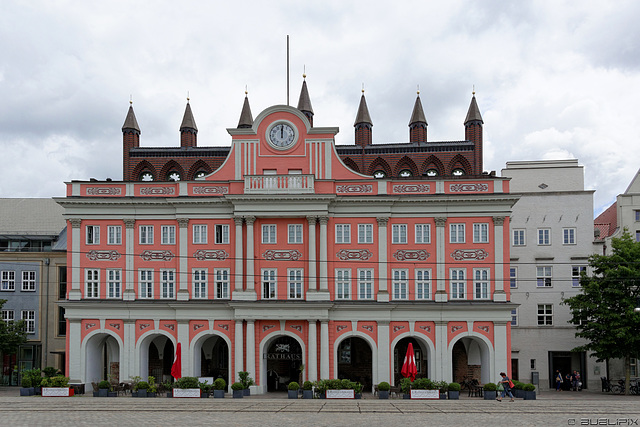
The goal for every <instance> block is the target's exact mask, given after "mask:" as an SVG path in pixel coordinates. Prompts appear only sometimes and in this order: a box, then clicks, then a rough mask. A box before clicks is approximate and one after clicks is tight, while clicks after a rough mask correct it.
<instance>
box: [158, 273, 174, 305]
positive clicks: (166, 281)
mask: <svg viewBox="0 0 640 427" xmlns="http://www.w3.org/2000/svg"><path fill="white" fill-rule="evenodd" d="M160 292H161V294H162V298H166V299H172V298H175V297H176V271H175V270H173V269H170V270H160Z"/></svg>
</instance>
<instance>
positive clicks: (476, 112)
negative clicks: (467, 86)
mask: <svg viewBox="0 0 640 427" xmlns="http://www.w3.org/2000/svg"><path fill="white" fill-rule="evenodd" d="M473 121H478V122H480V123H484V122H483V121H482V116H481V115H480V109H479V108H478V103H477V102H476V96H475V95H473V98H471V105H469V111H468V112H467V118H466V119H465V120H464V123H465V124H467V123H469V122H473Z"/></svg>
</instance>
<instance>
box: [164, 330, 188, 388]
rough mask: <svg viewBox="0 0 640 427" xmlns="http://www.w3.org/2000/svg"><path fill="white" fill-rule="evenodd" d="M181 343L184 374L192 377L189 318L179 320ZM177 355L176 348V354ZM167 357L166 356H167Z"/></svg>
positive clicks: (179, 340) (179, 338) (179, 339)
mask: <svg viewBox="0 0 640 427" xmlns="http://www.w3.org/2000/svg"><path fill="white" fill-rule="evenodd" d="M177 341H178V342H179V343H180V344H181V346H180V347H181V358H182V376H183V377H192V376H193V372H194V370H193V365H192V357H191V349H190V348H189V321H188V320H178V340H177ZM172 356H175V349H174V354H172ZM165 357H166V356H165Z"/></svg>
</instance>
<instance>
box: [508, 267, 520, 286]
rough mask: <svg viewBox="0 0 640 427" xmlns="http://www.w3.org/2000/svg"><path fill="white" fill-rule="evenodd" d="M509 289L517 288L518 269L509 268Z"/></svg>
mask: <svg viewBox="0 0 640 427" xmlns="http://www.w3.org/2000/svg"><path fill="white" fill-rule="evenodd" d="M509 287H511V288H517V287H518V267H510V268H509Z"/></svg>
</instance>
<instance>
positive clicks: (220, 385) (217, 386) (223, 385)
mask: <svg viewBox="0 0 640 427" xmlns="http://www.w3.org/2000/svg"><path fill="white" fill-rule="evenodd" d="M213 389H214V390H226V389H227V382H226V381H225V380H224V379H222V378H216V379H215V380H214V381H213Z"/></svg>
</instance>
